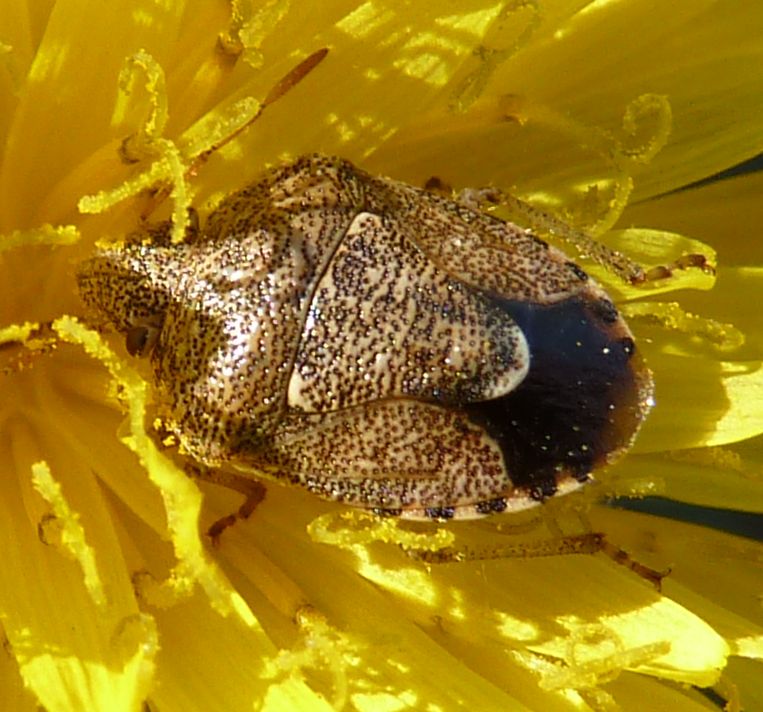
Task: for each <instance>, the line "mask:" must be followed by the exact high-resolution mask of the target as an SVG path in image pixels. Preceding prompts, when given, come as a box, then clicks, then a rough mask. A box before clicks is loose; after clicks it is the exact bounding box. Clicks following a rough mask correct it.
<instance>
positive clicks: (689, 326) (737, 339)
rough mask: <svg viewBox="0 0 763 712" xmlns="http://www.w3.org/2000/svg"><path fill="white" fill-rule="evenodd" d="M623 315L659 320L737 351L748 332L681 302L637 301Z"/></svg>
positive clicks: (682, 331) (657, 321)
mask: <svg viewBox="0 0 763 712" xmlns="http://www.w3.org/2000/svg"><path fill="white" fill-rule="evenodd" d="M622 312H623V315H624V316H625V317H626V318H627V319H628V320H629V321H630V320H631V319H638V320H640V321H642V322H644V323H649V324H657V325H660V326H662V327H664V328H666V329H672V330H673V331H678V332H681V333H683V334H689V335H690V336H696V337H698V338H701V339H703V340H705V341H708V342H709V343H711V344H712V345H713V346H715V347H716V348H717V349H718V350H719V351H734V350H735V349H738V348H739V347H740V346H742V345H743V344H744V334H743V333H742V332H741V331H740V330H739V329H737V328H736V327H735V326H734V325H733V324H722V323H720V322H718V321H715V320H714V319H708V318H705V317H701V316H698V315H697V314H692V313H690V312H687V311H684V310H683V309H682V308H681V305H680V304H678V303H677V302H646V303H645V302H636V303H632V304H624V305H623V307H622Z"/></svg>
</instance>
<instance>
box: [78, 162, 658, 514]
mask: <svg viewBox="0 0 763 712" xmlns="http://www.w3.org/2000/svg"><path fill="white" fill-rule="evenodd" d="M77 278H78V284H79V289H80V292H81V295H82V297H83V299H84V301H85V302H86V303H87V304H88V305H89V306H90V307H93V308H94V309H95V310H97V311H98V312H100V313H101V314H102V315H103V316H105V317H106V318H107V319H108V320H109V321H110V322H111V323H112V324H113V325H114V327H116V329H117V330H118V331H120V332H121V333H122V334H123V335H124V336H125V340H126V346H127V349H128V351H130V352H131V353H133V354H144V355H147V357H148V358H149V360H150V364H151V368H152V371H153V379H154V383H155V386H156V389H157V392H158V398H157V402H158V404H159V406H158V407H159V410H160V416H161V419H162V421H163V424H164V426H165V427H166V428H167V429H168V430H169V431H170V432H172V433H173V434H174V435H175V436H176V438H177V440H178V441H179V443H180V445H181V450H182V451H183V452H185V453H187V454H188V455H189V456H190V457H191V458H192V459H193V460H194V461H195V462H197V463H200V464H201V465H203V466H205V467H209V468H223V469H224V470H227V471H235V472H237V473H238V475H239V476H241V475H243V476H244V477H249V478H256V477H257V474H258V473H266V474H268V475H269V476H271V477H275V478H279V479H282V480H285V481H287V482H290V483H293V484H296V485H300V486H302V487H304V488H305V489H307V490H309V491H310V492H313V493H315V494H317V495H319V496H321V497H324V498H327V499H330V500H336V501H340V502H344V503H347V504H349V505H353V506H356V507H361V508H365V509H369V510H373V511H375V512H378V513H385V514H399V515H401V516H405V517H408V518H436V519H449V518H452V517H463V518H468V517H476V516H481V515H485V514H490V513H493V512H501V511H504V510H518V509H523V508H526V507H529V506H531V505H534V504H537V503H539V502H541V501H543V500H544V499H546V498H548V497H550V496H552V495H555V494H562V493H566V492H569V491H572V490H574V489H576V488H578V487H580V486H581V485H582V484H583V483H585V482H586V481H588V480H589V479H590V478H591V476H592V472H593V471H594V470H595V469H596V468H597V467H600V466H602V465H605V464H608V463H610V462H612V461H613V460H614V459H615V458H617V457H618V456H619V455H621V454H622V453H623V452H624V451H625V450H626V449H627V448H628V447H629V445H630V444H631V442H632V441H633V438H634V437H635V435H636V432H637V431H638V429H639V427H640V425H641V423H642V421H643V420H644V417H645V415H646V413H647V411H648V408H649V403H650V401H651V392H652V380H651V375H650V373H649V371H648V370H647V368H646V367H645V365H644V363H643V361H642V358H641V356H640V355H639V353H638V352H637V349H636V346H635V344H634V340H633V337H632V334H631V332H630V331H629V329H628V326H627V325H626V324H625V322H624V321H623V319H622V318H621V316H620V315H619V314H618V311H617V309H616V308H615V306H614V305H613V303H612V302H611V300H610V299H609V298H608V297H607V296H606V294H605V293H604V291H603V290H602V289H601V288H600V287H599V286H598V285H597V284H595V283H594V281H593V280H592V279H590V278H589V277H588V275H587V274H586V273H585V272H584V271H583V270H582V269H581V268H580V267H579V266H578V265H576V264H575V263H574V262H572V261H570V260H569V259H568V258H567V257H566V256H565V255H564V254H563V253H562V252H561V251H559V250H557V249H555V248H553V247H551V246H549V245H548V244H546V243H545V242H544V241H542V240H540V239H539V238H538V237H536V236H534V235H533V234H532V233H530V232H529V231H527V230H524V229H522V228H519V227H517V226H515V225H513V224H511V223H506V222H503V221H500V220H498V219H496V218H494V217H491V216H489V215H486V214H483V213H481V212H479V211H477V210H475V209H473V208H472V207H469V206H468V205H466V204H463V203H461V202H458V201H454V200H449V199H447V198H445V197H442V196H439V195H434V194H432V193H430V192H427V191H425V190H420V189H417V188H414V187H411V186H409V185H406V184H403V183H399V182H396V181H393V180H390V179H386V178H379V177H375V176H372V175H370V174H368V173H366V172H364V171H363V170H361V169H359V168H357V167H355V166H354V165H352V164H351V163H349V162H348V161H345V160H342V159H338V158H328V157H324V156H319V155H309V156H303V157H301V158H299V159H297V160H296V161H294V162H293V163H290V164H288V165H284V166H282V167H279V168H276V169H274V170H271V171H270V172H268V173H266V174H265V175H264V176H263V177H262V178H261V179H259V180H258V181H256V182H255V183H253V184H251V185H249V186H247V187H245V188H244V189H242V190H240V191H238V192H236V193H233V194H231V195H229V196H228V197H227V198H226V199H224V200H223V201H222V203H221V204H220V205H219V206H218V207H217V208H216V209H215V210H214V212H212V213H211V214H210V215H209V217H208V219H207V220H206V222H205V224H204V225H203V226H202V227H200V228H199V229H198V231H196V232H194V233H192V234H189V235H188V236H187V238H186V240H185V241H184V242H182V243H180V244H172V243H171V241H170V239H169V227H168V226H167V227H166V228H163V227H159V228H154V229H152V230H151V231H150V232H146V233H144V234H140V235H138V236H137V238H136V239H128V240H126V241H125V242H124V243H122V244H120V245H116V246H113V247H108V248H103V249H100V250H99V251H98V252H97V254H96V255H95V256H94V257H93V258H92V259H90V260H89V261H86V262H85V263H84V264H82V265H81V266H80V268H79V272H78V276H77Z"/></svg>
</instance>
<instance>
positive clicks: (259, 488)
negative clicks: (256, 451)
mask: <svg viewBox="0 0 763 712" xmlns="http://www.w3.org/2000/svg"><path fill="white" fill-rule="evenodd" d="M185 471H186V473H187V474H188V475H189V476H190V477H193V478H194V479H197V480H204V481H205V482H211V483H212V484H215V485H220V486H221V487H226V488H228V489H232V490H234V491H236V492H240V493H241V494H242V495H244V502H243V504H242V505H241V506H240V507H239V508H238V509H237V510H236V511H235V512H231V513H230V514H228V515H227V516H225V517H221V518H220V519H218V520H217V521H216V522H214V523H213V524H212V526H210V527H209V529H207V536H208V537H209V538H210V539H211V540H212V542H213V543H214V544H217V543H218V542H219V541H220V536H221V535H222V533H223V532H224V531H225V530H226V529H227V528H228V527H231V526H233V525H234V524H235V523H236V521H237V520H239V519H248V518H249V517H250V516H251V514H252V512H254V510H255V509H256V508H257V505H258V504H259V503H260V502H262V500H264V499H265V494H266V493H267V489H266V488H265V485H263V484H262V483H261V482H259V481H258V480H253V479H250V478H249V477H244V476H243V475H236V474H234V473H232V472H225V471H223V470H215V469H212V468H209V467H204V466H203V465H198V464H196V463H188V464H187V465H186V467H185Z"/></svg>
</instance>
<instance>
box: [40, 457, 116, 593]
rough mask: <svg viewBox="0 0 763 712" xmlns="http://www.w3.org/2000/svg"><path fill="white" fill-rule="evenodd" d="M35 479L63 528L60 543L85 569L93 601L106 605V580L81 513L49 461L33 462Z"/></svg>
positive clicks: (86, 581)
mask: <svg viewBox="0 0 763 712" xmlns="http://www.w3.org/2000/svg"><path fill="white" fill-rule="evenodd" d="M32 482H33V484H34V487H35V489H36V490H37V491H38V492H39V493H40V495H41V496H42V498H43V499H44V500H45V501H46V502H47V503H48V504H49V505H50V506H51V509H52V510H53V516H54V517H55V518H56V523H57V524H58V526H59V527H60V531H59V532H58V533H59V534H60V542H61V546H62V547H63V549H64V550H65V551H67V552H68V553H69V554H71V556H73V557H74V559H75V560H76V561H77V563H78V564H79V565H80V568H81V569H82V573H83V575H84V579H85V587H86V588H87V590H88V593H89V594H90V596H91V598H92V599H93V603H95V604H96V605H97V606H103V605H105V604H106V594H105V592H104V589H103V581H102V580H101V576H100V574H99V573H98V565H97V564H96V561H95V551H94V550H93V548H92V547H91V546H90V545H89V544H88V543H87V541H86V540H85V530H84V529H83V528H82V525H81V524H80V521H79V515H78V514H77V513H76V512H75V511H73V510H72V509H71V508H70V507H69V504H68V502H67V501H66V498H65V497H64V495H63V492H62V491H61V485H60V484H59V483H58V482H56V481H55V480H54V479H53V475H52V473H51V472H50V468H49V467H48V464H47V463H46V462H36V463H35V464H34V465H32Z"/></svg>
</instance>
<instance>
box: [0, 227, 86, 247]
mask: <svg viewBox="0 0 763 712" xmlns="http://www.w3.org/2000/svg"><path fill="white" fill-rule="evenodd" d="M79 239H80V234H79V230H78V229H77V228H76V227H75V226H74V225H49V224H45V225H41V226H40V227H35V228H31V229H29V230H14V231H13V232H11V233H9V234H7V235H0V252H4V251H6V250H13V249H16V248H18V247H31V246H33V245H73V244H74V243H75V242H77V240H79Z"/></svg>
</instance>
